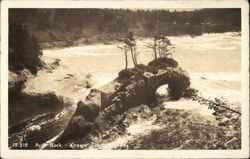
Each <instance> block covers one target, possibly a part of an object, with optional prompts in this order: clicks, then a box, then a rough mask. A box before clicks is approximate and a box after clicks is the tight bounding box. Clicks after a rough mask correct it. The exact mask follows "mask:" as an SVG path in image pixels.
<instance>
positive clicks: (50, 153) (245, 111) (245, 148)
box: [0, 0, 249, 158]
mask: <svg viewBox="0 0 250 159" xmlns="http://www.w3.org/2000/svg"><path fill="white" fill-rule="evenodd" d="M248 7H249V5H248V2H247V0H227V1H226V0H220V1H213V0H212V1H211V0H210V1H195V0H193V1H190V0H189V1H183V0H181V1H2V3H1V147H0V149H1V156H0V157H2V158H203V157H206V158H247V157H249V78H248V77H249V70H248V66H249V19H248V18H249V15H248V14H249V8H248ZM8 8H241V11H242V39H241V40H242V41H241V42H242V49H241V64H242V65H241V71H242V73H241V78H242V85H241V86H242V92H241V95H242V149H241V150H143V151H142V150H26V151H25V150H10V149H8V120H7V119H8V95H7V94H8V93H7V92H8Z"/></svg>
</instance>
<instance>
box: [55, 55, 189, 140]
mask: <svg viewBox="0 0 250 159" xmlns="http://www.w3.org/2000/svg"><path fill="white" fill-rule="evenodd" d="M165 84H168V88H169V95H170V97H171V98H172V99H179V98H180V97H181V96H182V94H183V92H184V91H185V90H186V89H187V88H188V87H189V85H190V81H189V77H188V75H187V73H186V72H185V71H184V70H182V69H181V67H179V66H178V63H177V62H176V61H175V60H173V59H167V58H159V59H156V60H154V61H152V62H150V63H149V64H148V65H147V66H146V65H142V64H141V65H138V66H137V67H135V68H132V69H128V70H122V71H121V72H120V73H119V76H118V77H117V78H116V79H115V80H114V81H112V82H110V83H108V84H106V85H104V86H102V87H101V88H99V89H93V90H92V91H91V92H90V94H89V95H88V96H87V97H86V99H84V100H83V101H80V102H79V103H78V104H77V110H76V112H75V114H74V115H73V117H72V119H71V121H70V123H69V125H68V127H67V128H66V129H65V131H64V133H63V134H62V136H61V138H60V140H59V142H62V143H67V142H69V141H70V140H74V139H77V138H81V139H82V138H84V137H85V136H86V135H87V134H88V132H89V131H90V129H91V127H98V128H99V129H109V126H108V125H109V123H110V121H113V120H115V118H114V117H115V116H117V115H121V114H124V112H126V111H128V110H129V109H130V108H134V107H137V106H139V105H141V104H147V105H148V104H150V103H152V102H153V101H154V98H155V92H156V90H157V88H159V87H160V86H162V85H165Z"/></svg>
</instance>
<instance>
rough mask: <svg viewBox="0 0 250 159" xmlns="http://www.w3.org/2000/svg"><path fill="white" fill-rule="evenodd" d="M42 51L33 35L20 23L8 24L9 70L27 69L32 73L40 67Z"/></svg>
mask: <svg viewBox="0 0 250 159" xmlns="http://www.w3.org/2000/svg"><path fill="white" fill-rule="evenodd" d="M41 55H42V51H41V49H40V45H39V43H38V42H37V41H36V38H35V36H33V35H30V33H29V32H28V31H27V29H26V28H24V26H23V25H22V24H21V23H18V22H11V23H10V24H9V70H10V71H13V72H18V71H21V70H23V69H28V70H29V71H30V72H31V73H32V74H36V73H37V70H38V69H39V68H41V67H42V61H41V59H40V56H41Z"/></svg>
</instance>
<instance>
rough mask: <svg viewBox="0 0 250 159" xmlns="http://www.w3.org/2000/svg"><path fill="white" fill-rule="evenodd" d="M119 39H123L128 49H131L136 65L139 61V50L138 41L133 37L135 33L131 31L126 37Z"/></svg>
mask: <svg viewBox="0 0 250 159" xmlns="http://www.w3.org/2000/svg"><path fill="white" fill-rule="evenodd" d="M118 41H122V42H123V43H124V45H125V46H126V49H129V50H130V53H131V57H132V61H133V64H134V66H135V67H136V66H137V65H138V63H137V56H138V52H137V51H136V41H135V39H134V37H133V33H132V32H130V33H129V34H128V36H127V37H126V38H125V39H118ZM123 48H124V46H123Z"/></svg>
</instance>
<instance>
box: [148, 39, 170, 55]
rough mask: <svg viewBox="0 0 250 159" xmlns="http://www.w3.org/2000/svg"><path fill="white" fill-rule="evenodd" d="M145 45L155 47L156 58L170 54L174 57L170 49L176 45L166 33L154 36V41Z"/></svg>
mask: <svg viewBox="0 0 250 159" xmlns="http://www.w3.org/2000/svg"><path fill="white" fill-rule="evenodd" d="M145 46H146V47H148V48H151V49H153V53H154V58H155V59H157V58H158V57H166V58H168V56H169V55H170V57H171V58H172V53H171V52H170V50H171V49H172V48H174V47H173V45H172V44H171V43H170V40H169V39H168V38H167V37H166V36H164V35H160V36H159V35H156V36H154V38H153V42H151V43H146V44H145Z"/></svg>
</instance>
